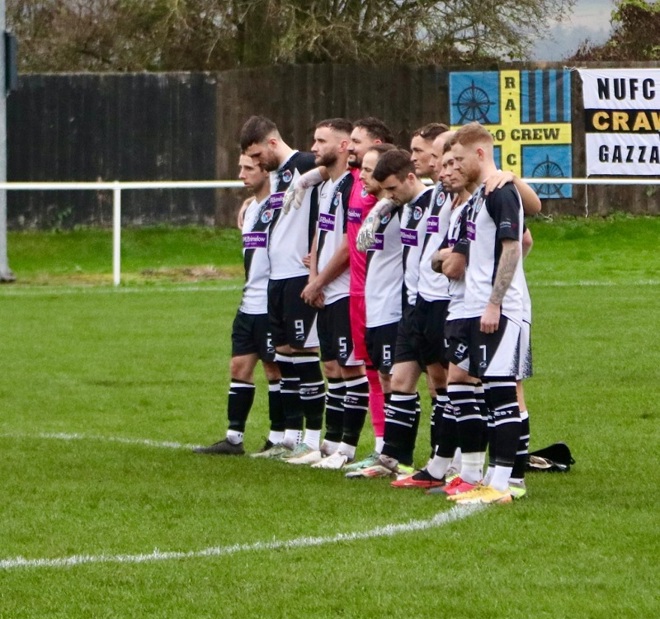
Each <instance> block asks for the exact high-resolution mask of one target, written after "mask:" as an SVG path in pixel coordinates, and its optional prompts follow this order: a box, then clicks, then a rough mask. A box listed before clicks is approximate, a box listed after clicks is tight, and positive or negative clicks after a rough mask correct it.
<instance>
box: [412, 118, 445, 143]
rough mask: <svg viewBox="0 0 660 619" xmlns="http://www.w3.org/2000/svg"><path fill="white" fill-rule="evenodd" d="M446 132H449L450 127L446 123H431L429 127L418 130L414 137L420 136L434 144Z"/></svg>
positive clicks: (425, 126)
mask: <svg viewBox="0 0 660 619" xmlns="http://www.w3.org/2000/svg"><path fill="white" fill-rule="evenodd" d="M445 131H449V127H448V126H447V125H445V124H444V123H429V124H428V125H424V126H423V127H420V128H419V129H416V130H415V131H414V132H413V134H412V137H415V136H419V137H420V138H422V139H423V140H428V141H429V142H432V141H433V140H435V138H437V137H438V136H439V135H440V134H442V133H444V132H445Z"/></svg>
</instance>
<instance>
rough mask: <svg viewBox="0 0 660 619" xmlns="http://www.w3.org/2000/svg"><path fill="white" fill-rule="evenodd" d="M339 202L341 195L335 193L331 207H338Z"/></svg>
mask: <svg viewBox="0 0 660 619" xmlns="http://www.w3.org/2000/svg"><path fill="white" fill-rule="evenodd" d="M339 200H341V193H340V192H339V191H337V192H336V193H335V197H334V198H333V199H332V205H333V206H339Z"/></svg>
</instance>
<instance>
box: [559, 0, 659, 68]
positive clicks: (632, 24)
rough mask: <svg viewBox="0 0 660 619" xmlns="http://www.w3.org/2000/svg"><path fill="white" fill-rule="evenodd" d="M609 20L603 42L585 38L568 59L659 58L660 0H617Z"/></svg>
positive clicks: (577, 60) (578, 60) (576, 60)
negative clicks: (608, 32)
mask: <svg viewBox="0 0 660 619" xmlns="http://www.w3.org/2000/svg"><path fill="white" fill-rule="evenodd" d="M610 23H611V24H612V33H611V35H610V38H609V39H608V40H607V41H606V42H605V43H604V44H603V45H597V46H595V45H593V44H592V43H591V41H589V40H586V41H584V42H583V43H581V44H580V47H579V48H578V50H577V52H576V53H575V54H574V55H573V56H572V57H571V58H570V60H572V61H575V62H580V61H585V60H587V61H588V60H600V61H617V60H641V61H644V60H660V2H652V3H651V2H646V0H619V1H618V2H617V3H616V7H615V9H614V11H612V19H611V22H610Z"/></svg>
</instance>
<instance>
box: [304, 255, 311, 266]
mask: <svg viewBox="0 0 660 619" xmlns="http://www.w3.org/2000/svg"><path fill="white" fill-rule="evenodd" d="M302 263H303V264H304V265H305V268H306V269H309V267H310V265H311V264H312V254H307V255H306V256H303V259H302Z"/></svg>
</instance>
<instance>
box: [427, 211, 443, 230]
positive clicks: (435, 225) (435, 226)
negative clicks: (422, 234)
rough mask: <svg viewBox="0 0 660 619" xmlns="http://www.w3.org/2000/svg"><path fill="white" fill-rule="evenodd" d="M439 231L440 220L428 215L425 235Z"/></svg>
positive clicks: (435, 216)
mask: <svg viewBox="0 0 660 619" xmlns="http://www.w3.org/2000/svg"><path fill="white" fill-rule="evenodd" d="M439 229H440V218H439V217H438V216H437V215H430V216H429V218H428V219H427V220H426V233H427V234H435V233H436V232H437V231H438V230H439Z"/></svg>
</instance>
